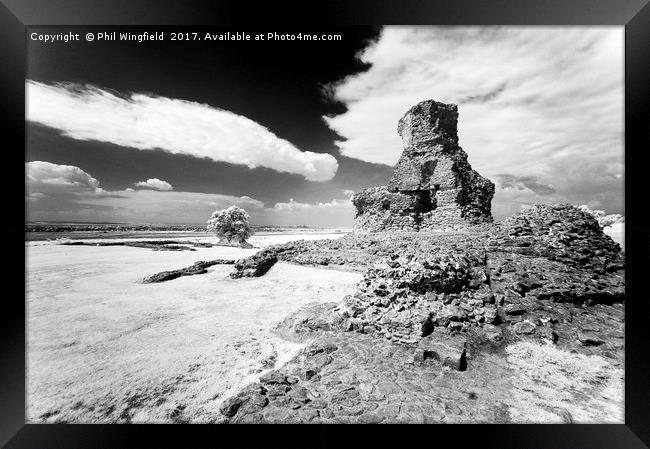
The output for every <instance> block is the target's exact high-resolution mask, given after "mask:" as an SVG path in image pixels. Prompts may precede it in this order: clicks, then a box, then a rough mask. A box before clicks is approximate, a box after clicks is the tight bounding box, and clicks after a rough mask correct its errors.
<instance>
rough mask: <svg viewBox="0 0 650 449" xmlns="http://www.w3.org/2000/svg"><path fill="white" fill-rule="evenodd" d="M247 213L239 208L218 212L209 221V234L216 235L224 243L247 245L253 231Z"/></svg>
mask: <svg viewBox="0 0 650 449" xmlns="http://www.w3.org/2000/svg"><path fill="white" fill-rule="evenodd" d="M249 219H250V217H249V215H248V214H247V213H246V211H245V210H244V209H242V208H240V207H237V206H230V207H229V208H228V209H223V210H217V211H214V212H213V213H212V216H211V217H210V219H209V220H208V232H212V233H214V234H215V235H216V236H217V237H219V239H220V241H222V242H227V243H231V242H238V243H240V244H241V243H245V242H246V240H247V239H248V238H249V237H250V236H251V234H252V230H251V226H250V223H249V222H248V220H249Z"/></svg>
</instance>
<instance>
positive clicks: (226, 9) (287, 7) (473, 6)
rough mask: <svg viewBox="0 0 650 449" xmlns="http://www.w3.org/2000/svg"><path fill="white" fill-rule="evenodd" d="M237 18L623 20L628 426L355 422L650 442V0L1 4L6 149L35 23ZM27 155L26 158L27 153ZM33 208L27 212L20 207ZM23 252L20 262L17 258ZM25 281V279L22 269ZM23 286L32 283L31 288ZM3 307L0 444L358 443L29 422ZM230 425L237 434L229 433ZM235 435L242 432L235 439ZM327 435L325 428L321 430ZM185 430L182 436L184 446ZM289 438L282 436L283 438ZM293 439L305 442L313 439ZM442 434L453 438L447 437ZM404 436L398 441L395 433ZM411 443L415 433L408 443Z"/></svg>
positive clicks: (10, 299)
mask: <svg viewBox="0 0 650 449" xmlns="http://www.w3.org/2000/svg"><path fill="white" fill-rule="evenodd" d="M237 23H249V24H250V23H255V24H260V23H265V24H266V23H284V24H286V23H305V24H310V23H312V24H316V23H318V24H333V23H336V24H345V25H358V24H413V25H415V24H423V25H424V24H430V25H619V26H624V27H625V46H626V48H625V215H626V234H625V238H626V278H627V279H626V297H627V298H628V300H627V301H626V305H625V307H626V332H625V338H626V340H625V343H626V363H625V424H621V425H595V424H594V425H514V424H513V425H448V426H438V427H434V428H432V427H430V426H416V427H411V428H409V429H400V430H398V432H399V433H397V434H396V432H395V431H394V430H393V429H392V428H391V426H379V427H374V428H372V430H371V431H368V428H367V427H361V428H359V427H357V428H355V429H350V428H349V427H348V428H346V430H347V431H349V430H353V431H357V432H359V434H360V436H363V438H364V440H365V441H366V444H367V443H368V442H369V441H370V440H372V439H383V438H388V437H389V436H391V435H392V436H395V435H397V436H398V438H399V435H402V436H403V438H404V440H403V441H407V440H408V441H409V442H411V439H412V438H413V437H414V436H419V437H423V438H427V439H429V441H430V443H431V444H434V445H442V444H453V446H454V447H458V446H460V447H465V446H468V447H469V446H472V447H476V445H480V447H486V446H487V447H499V448H511V447H512V448H574V447H581V448H590V449H597V448H603V449H605V448H606V449H612V448H643V447H646V448H647V447H648V446H650V374H649V373H650V363H649V362H650V351H649V350H648V329H650V327H649V326H648V317H649V316H650V315H649V314H648V300H646V298H645V297H644V290H643V288H644V287H645V282H646V278H647V274H646V266H645V265H646V259H647V256H646V255H647V254H649V253H648V246H649V245H648V240H649V238H648V231H649V230H650V219H649V218H648V214H647V212H646V211H647V209H648V205H647V201H645V197H646V195H645V192H646V191H647V190H648V188H647V187H646V166H645V163H644V162H645V161H644V157H643V156H644V152H645V151H648V149H650V145H648V141H649V140H650V139H649V138H648V135H649V134H650V133H649V132H648V131H647V129H646V128H647V127H648V125H647V118H648V109H649V99H650V51H649V49H650V5H648V0H606V1H604V0H573V1H571V2H570V3H569V2H567V1H562V0H546V1H542V0H537V1H534V0H493V1H481V0H463V1H454V2H451V1H443V0H430V1H422V0H400V1H399V2H396V1H391V0H381V1H380V0H363V1H360V0H357V1H341V0H336V1H322V2H320V3H318V4H311V5H308V4H307V2H305V1H303V2H297V1H292V2H288V1H283V2H279V1H274V2H266V3H260V4H258V5H251V4H250V3H248V2H243V1H239V2H237V1H222V0H215V1H211V2H209V1H194V2H187V1H186V2H182V3H181V2H174V1H161V0H158V1H147V0H138V1H136V0H111V1H101V0H56V1H54V0H50V1H47V0H2V5H0V61H1V62H0V77H1V78H0V90H1V92H2V95H1V96H0V98H1V100H0V101H1V105H2V106H1V107H0V114H2V121H1V122H0V123H2V127H3V134H4V137H5V142H13V144H11V145H7V146H6V147H5V151H4V152H3V153H4V154H5V157H11V158H17V157H18V151H17V147H19V146H24V143H25V121H24V117H25V98H24V96H25V52H26V27H28V26H32V25H188V26H190V25H226V24H228V25H232V24H237ZM23 162H24V161H23ZM19 164H20V162H19V161H14V160H11V161H8V163H6V164H5V167H6V170H5V176H3V177H2V183H3V184H4V186H3V187H4V192H6V193H7V195H5V197H6V198H7V197H10V199H12V200H15V201H16V202H15V203H13V201H12V209H13V208H14V207H15V210H20V208H21V207H22V208H24V206H25V203H24V197H23V198H21V197H20V195H19V194H18V193H16V190H17V188H16V186H17V185H19V183H20V182H22V181H21V179H20V177H21V176H23V175H24V173H21V171H20V170H19V169H17V168H16V167H17V166H18V165H19ZM23 210H24V209H23ZM19 215H20V214H16V213H15V211H14V210H11V211H9V210H8V211H7V212H5V214H3V219H2V221H1V222H0V226H1V227H2V230H3V231H4V236H5V238H6V241H5V245H4V247H5V249H11V252H7V251H5V254H6V255H5V262H7V265H6V271H5V279H6V284H5V285H6V286H8V285H10V282H11V284H20V281H19V279H20V277H21V276H24V273H23V274H22V275H21V273H19V270H20V267H21V265H22V268H25V263H26V261H25V248H24V246H22V245H23V244H22V242H21V240H20V239H21V238H23V237H24V235H22V236H21V235H20V233H21V232H24V231H22V230H23V229H24V228H23V225H24V223H19V222H18V219H19ZM20 260H23V264H20V263H19V262H18V261H20ZM23 279H24V277H23ZM24 291H25V285H24V282H23V293H24ZM2 296H3V301H2V303H3V304H2V309H1V310H2V312H0V321H1V326H0V445H3V446H2V447H6V448H10V449H14V448H28V447H29V448H31V447H35V448H46V447H61V448H77V447H79V448H81V447H93V448H97V447H106V448H116V447H127V446H136V447H154V446H155V447H160V446H167V445H170V444H171V445H175V446H178V447H187V446H194V444H191V443H189V441H192V440H195V439H197V438H205V439H206V441H209V442H211V445H219V444H226V443H225V440H224V438H227V437H231V438H232V437H234V438H236V441H237V440H239V441H240V443H238V444H242V443H243V444H245V445H246V446H253V445H255V444H268V443H269V442H270V440H276V442H284V443H286V444H289V443H288V442H287V440H288V438H290V437H289V435H297V434H298V433H304V434H306V435H307V436H306V438H308V439H309V440H306V441H308V442H314V441H315V440H317V442H318V443H321V444H323V443H329V444H349V443H350V442H349V440H347V439H344V438H343V436H342V434H341V433H340V432H339V429H337V430H335V431H331V430H330V428H329V427H327V426H320V427H318V428H314V427H313V426H312V427H310V428H308V426H300V427H301V428H300V429H297V428H295V427H293V428H291V429H290V430H289V431H285V430H284V428H282V427H281V426H275V427H274V428H273V429H270V428H269V427H268V426H266V427H265V428H264V430H262V431H254V430H253V431H249V430H248V429H244V428H242V427H237V426H230V427H229V428H228V429H225V428H224V426H173V425H132V426H119V425H60V424H54V425H30V424H25V316H24V312H25V302H24V295H23V296H22V297H21V295H20V288H18V289H15V290H13V291H12V292H11V293H10V290H9V289H8V288H5V294H4V295H2ZM226 434H229V435H228V436H226ZM235 434H237V436H235ZM316 435H318V437H316ZM179 437H180V438H181V439H182V441H183V442H184V443H178V441H179ZM278 438H281V440H278ZM295 438H296V443H300V442H305V440H302V439H298V438H297V437H295ZM445 439H449V441H453V443H444V440H445ZM398 441H399V440H398ZM410 444H412V442H411V443H410Z"/></svg>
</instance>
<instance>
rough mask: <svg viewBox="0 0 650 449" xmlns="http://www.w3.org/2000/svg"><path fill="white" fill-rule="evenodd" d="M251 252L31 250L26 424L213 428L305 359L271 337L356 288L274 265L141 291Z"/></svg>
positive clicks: (219, 270)
mask: <svg viewBox="0 0 650 449" xmlns="http://www.w3.org/2000/svg"><path fill="white" fill-rule="evenodd" d="M260 238H261V237H260ZM277 241H278V237H277V236H276V237H275V238H274V239H272V240H270V239H267V240H266V241H262V242H261V243H262V244H265V243H269V242H272V243H277ZM257 243H258V244H260V242H257ZM255 251H257V250H256V249H251V250H244V249H238V248H224V247H213V248H199V249H197V251H194V252H189V251H181V252H167V251H157V252H153V251H151V250H148V249H143V248H130V247H92V246H90V247H89V246H81V247H76V246H60V245H51V244H49V245H28V246H27V261H28V267H27V384H28V387H27V403H28V406H27V420H28V422H79V423H92V422H184V421H191V422H212V421H215V420H218V419H219V418H220V414H219V412H218V407H219V405H220V404H221V402H222V401H223V399H224V398H225V397H227V396H229V395H231V394H234V393H235V392H236V391H237V390H238V389H239V388H241V387H242V386H243V385H245V384H246V383H249V382H251V381H253V380H255V379H256V378H258V377H259V376H260V375H261V374H263V373H264V372H266V371H267V370H268V369H271V368H272V367H277V366H279V365H281V364H282V363H284V361H286V360H288V359H289V358H290V357H291V356H293V355H294V354H295V353H296V352H297V351H298V350H299V349H300V347H301V346H300V345H298V344H295V343H290V342H286V341H284V340H281V339H279V338H277V337H274V336H273V335H272V334H271V333H270V329H271V328H272V327H273V326H274V325H275V324H276V323H277V322H278V321H280V320H281V319H282V318H284V317H285V316H286V315H287V314H289V313H292V312H294V311H295V310H297V309H298V308H300V307H301V306H302V305H304V304H306V303H309V302H314V301H324V302H326V301H338V300H340V299H341V298H342V297H343V296H344V295H345V294H348V293H351V292H352V291H353V289H354V284H355V283H356V282H357V281H358V280H359V278H360V275H358V274H355V273H343V272H336V271H333V270H319V269H315V268H308V267H299V266H292V265H287V264H283V263H278V264H277V265H276V266H275V267H273V268H272V269H271V271H270V272H269V273H268V274H267V275H266V276H264V277H261V278H255V279H239V280H232V279H230V278H229V277H228V273H229V272H230V271H231V270H232V266H225V265H221V266H220V265H217V266H214V267H212V268H210V269H209V272H208V273H207V274H203V275H198V276H188V277H183V278H179V279H176V280H173V281H169V282H165V283H161V284H146V285H145V284H141V283H139V282H138V281H139V280H140V279H141V278H143V277H145V276H147V275H150V274H154V273H156V272H159V271H163V270H170V269H175V268H180V267H184V266H188V265H191V264H192V263H194V262H196V261H198V260H210V259H216V258H226V259H228V258H241V257H245V256H248V255H250V254H252V253H254V252H255Z"/></svg>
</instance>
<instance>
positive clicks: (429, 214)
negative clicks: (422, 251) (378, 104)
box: [352, 100, 494, 232]
mask: <svg viewBox="0 0 650 449" xmlns="http://www.w3.org/2000/svg"><path fill="white" fill-rule="evenodd" d="M457 125H458V107H457V106H456V105H455V104H444V103H438V102H436V101H433V100H426V101H422V102H420V103H418V104H417V105H415V106H413V107H412V108H411V109H409V110H408V112H407V113H406V114H405V115H404V117H402V118H401V119H400V121H399V123H398V125H397V132H398V133H399V135H400V136H401V137H402V142H403V145H404V151H403V153H402V156H401V157H400V159H399V161H398V162H397V165H396V166H395V169H394V170H393V176H392V177H391V178H390V181H389V182H388V185H387V186H379V187H371V188H369V189H366V190H363V191H361V192H357V193H356V194H355V195H354V196H353V197H352V203H353V204H354V206H355V207H356V209H357V216H356V219H355V225H354V230H355V232H380V231H440V230H457V229H463V228H467V227H468V226H470V225H471V224H475V223H481V222H486V221H491V220H492V215H491V212H490V203H491V202H492V197H493V196H494V184H493V183H492V182H491V181H490V180H488V179H486V178H483V177H482V176H481V175H479V174H478V173H477V172H476V171H475V170H473V169H472V167H471V166H470V165H469V162H467V153H465V151H463V149H462V148H461V147H459V146H458V131H457Z"/></svg>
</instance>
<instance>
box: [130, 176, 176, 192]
mask: <svg viewBox="0 0 650 449" xmlns="http://www.w3.org/2000/svg"><path fill="white" fill-rule="evenodd" d="M133 185H134V186H136V187H145V188H148V189H154V190H173V189H174V188H173V187H172V185H171V184H170V183H168V182H167V181H163V180H161V179H158V178H149V179H147V180H146V181H140V182H136V183H134V184H133Z"/></svg>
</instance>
